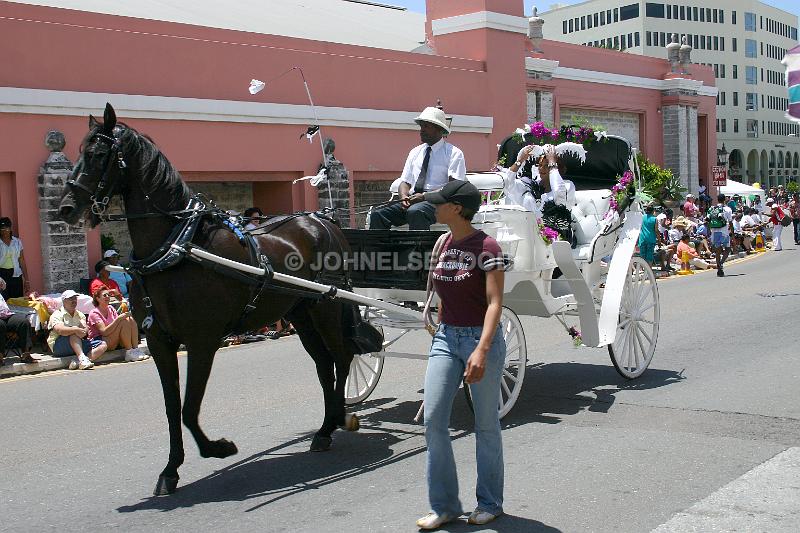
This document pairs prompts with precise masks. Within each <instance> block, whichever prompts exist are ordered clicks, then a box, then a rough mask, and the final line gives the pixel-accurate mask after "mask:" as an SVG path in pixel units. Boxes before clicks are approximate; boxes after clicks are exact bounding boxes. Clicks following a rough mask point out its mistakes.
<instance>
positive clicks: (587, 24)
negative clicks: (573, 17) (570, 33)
mask: <svg viewBox="0 0 800 533" xmlns="http://www.w3.org/2000/svg"><path fill="white" fill-rule="evenodd" d="M586 27H587V28H591V27H592V16H591V15H586Z"/></svg>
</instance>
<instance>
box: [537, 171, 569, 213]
mask: <svg viewBox="0 0 800 533" xmlns="http://www.w3.org/2000/svg"><path fill="white" fill-rule="evenodd" d="M550 200H552V201H553V202H555V203H556V204H557V205H563V206H564V207H572V206H573V205H575V184H574V183H572V182H571V181H569V180H565V179H564V178H562V177H561V173H560V172H559V171H558V169H557V168H553V169H551V170H550V192H546V193H544V194H542V204H544V203H545V202H549V201H550Z"/></svg>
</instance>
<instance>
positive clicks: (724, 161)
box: [717, 143, 728, 167]
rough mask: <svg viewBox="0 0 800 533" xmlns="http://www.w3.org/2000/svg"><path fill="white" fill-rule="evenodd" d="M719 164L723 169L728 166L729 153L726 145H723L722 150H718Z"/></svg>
mask: <svg viewBox="0 0 800 533" xmlns="http://www.w3.org/2000/svg"><path fill="white" fill-rule="evenodd" d="M717 163H718V164H719V166H721V167H727V166H728V151H727V150H726V149H725V143H722V148H717Z"/></svg>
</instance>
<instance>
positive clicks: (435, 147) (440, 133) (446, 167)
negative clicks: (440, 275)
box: [369, 107, 467, 230]
mask: <svg viewBox="0 0 800 533" xmlns="http://www.w3.org/2000/svg"><path fill="white" fill-rule="evenodd" d="M414 122H416V123H417V124H418V125H419V137H420V140H422V144H420V145H419V146H416V147H414V148H413V149H412V150H411V152H409V154H408V158H407V159H406V164H405V166H404V167H403V174H402V175H401V176H400V177H401V178H402V181H401V182H400V188H399V190H398V192H399V194H400V199H401V202H399V203H396V204H392V205H388V206H386V207H382V208H380V209H376V210H374V211H372V214H371V215H370V219H369V227H370V229H389V228H391V227H392V226H402V225H403V224H408V228H409V229H412V230H428V229H430V227H431V224H433V223H434V222H435V221H436V208H435V206H434V205H433V204H431V203H430V202H426V201H424V199H423V194H424V193H426V192H430V191H436V190H439V189H441V188H442V187H444V186H445V185H446V184H447V183H448V182H449V181H452V180H464V179H465V178H466V173H467V170H466V165H465V163H464V153H463V152H462V151H461V150H459V149H458V148H456V147H455V146H453V145H452V144H450V143H448V142H445V140H444V136H445V135H447V134H449V133H450V128H448V127H447V120H446V117H445V114H444V111H442V110H441V109H439V108H436V107H426V108H425V110H424V111H423V112H422V113H421V114H420V115H419V116H418V117H417V118H415V119H414Z"/></svg>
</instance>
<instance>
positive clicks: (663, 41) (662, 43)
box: [658, 31, 667, 46]
mask: <svg viewBox="0 0 800 533" xmlns="http://www.w3.org/2000/svg"><path fill="white" fill-rule="evenodd" d="M658 38H659V45H658V46H667V34H665V33H664V32H663V31H662V32H659V34H658Z"/></svg>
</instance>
